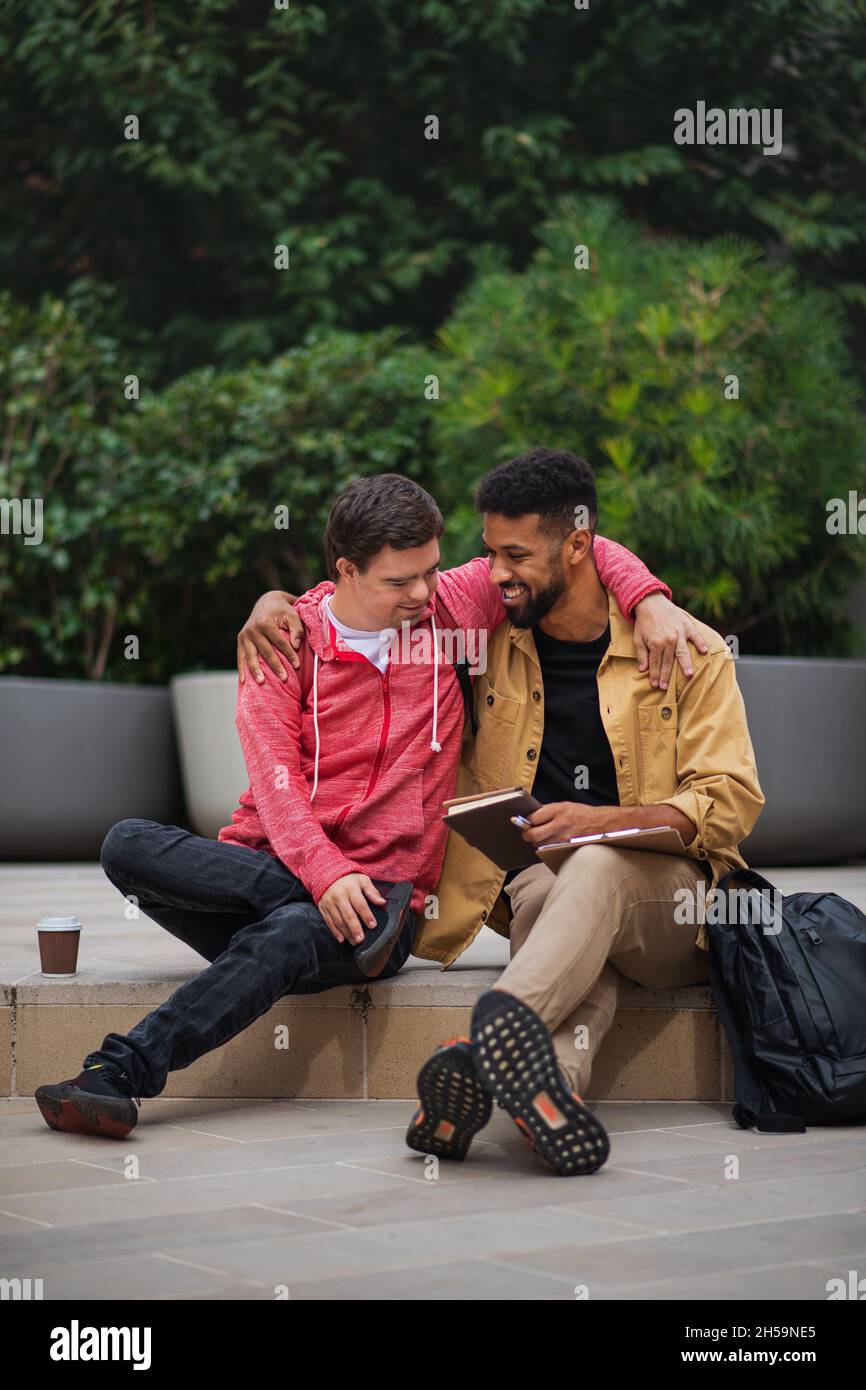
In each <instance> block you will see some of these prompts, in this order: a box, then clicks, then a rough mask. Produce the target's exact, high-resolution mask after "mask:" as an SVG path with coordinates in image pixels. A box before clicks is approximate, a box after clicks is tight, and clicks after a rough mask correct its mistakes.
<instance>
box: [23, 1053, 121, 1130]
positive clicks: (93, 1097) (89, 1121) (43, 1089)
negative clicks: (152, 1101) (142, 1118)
mask: <svg viewBox="0 0 866 1390" xmlns="http://www.w3.org/2000/svg"><path fill="white" fill-rule="evenodd" d="M90 1070H96V1068H88V1069H87V1070H85V1071H82V1072H79V1074H78V1076H76V1077H75V1078H74V1080H72V1081H60V1082H58V1084H57V1085H56V1086H40V1087H39V1089H38V1090H37V1092H36V1104H37V1105H38V1106H39V1109H40V1110H41V1111H42V1118H43V1119H44V1120H45V1123H46V1124H47V1125H50V1127H51V1128H52V1129H62V1130H64V1131H65V1132H66V1133H67V1134H95V1135H100V1136H102V1137H103V1138H105V1139H125V1138H126V1136H127V1134H128V1133H129V1131H130V1130H131V1129H133V1128H134V1126H135V1125H136V1124H137V1123H138V1112H139V1110H140V1108H141V1106H140V1102H139V1101H138V1100H133V1099H132V1097H131V1096H126V1095H123V1094H122V1093H121V1092H120V1091H117V1092H113V1091H111V1090H110V1089H109V1088H108V1085H105V1083H104V1082H103V1080H102V1078H100V1089H98V1090H97V1089H96V1087H95V1085H94V1078H93V1077H91V1076H90V1075H89V1074H88V1072H89V1071H90ZM103 1085H105V1089H102V1086H103Z"/></svg>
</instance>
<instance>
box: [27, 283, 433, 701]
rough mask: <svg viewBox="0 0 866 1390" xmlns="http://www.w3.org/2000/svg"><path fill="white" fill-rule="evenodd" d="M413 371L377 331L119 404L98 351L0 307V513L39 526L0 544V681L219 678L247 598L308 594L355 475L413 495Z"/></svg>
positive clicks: (68, 317)
mask: <svg viewBox="0 0 866 1390" xmlns="http://www.w3.org/2000/svg"><path fill="white" fill-rule="evenodd" d="M428 370H429V363H426V364H425V361H424V360H423V354H422V353H421V351H420V349H418V348H413V347H398V346H397V345H396V335H395V333H394V331H393V330H391V331H382V332H380V333H376V334H368V335H356V334H349V333H341V332H334V333H332V334H329V335H326V336H314V337H313V338H312V339H311V340H310V341H309V342H308V343H307V344H305V345H304V346H303V347H301V348H297V349H294V350H292V351H290V352H288V353H286V354H285V355H283V356H281V357H278V358H276V359H275V360H274V361H273V362H272V363H269V364H268V365H267V366H263V367H251V368H247V369H246V370H244V371H238V372H231V371H223V372H219V371H217V370H216V369H215V368H213V367H204V368H199V369H197V370H196V371H194V372H191V373H189V374H188V375H187V376H185V377H183V378H181V379H180V380H178V381H177V382H175V383H174V384H173V385H172V386H170V387H169V388H167V389H166V391H165V392H164V393H163V394H162V395H150V396H148V397H145V398H143V399H142V401H141V402H140V403H138V402H135V401H128V400H126V399H125V396H124V378H123V376H122V374H121V370H120V367H119V365H118V351H117V347H116V344H114V343H112V342H111V341H109V340H98V341H95V342H94V341H91V340H90V339H89V338H88V336H87V334H86V333H85V332H84V330H83V329H82V327H81V325H80V324H79V323H78V322H77V321H76V320H75V318H74V316H73V315H72V314H71V313H70V312H69V310H67V309H65V308H64V307H63V306H62V305H60V304H59V303H57V302H55V301H49V300H45V301H44V302H43V304H42V305H41V306H40V307H39V309H38V311H36V312H35V313H32V314H31V313H30V312H29V311H27V310H23V309H21V308H20V307H17V306H14V305H13V304H12V303H11V301H10V300H9V299H8V297H7V298H5V299H0V401H2V402H3V409H2V410H0V431H2V436H3V441H4V453H3V459H2V461H0V498H2V497H5V498H9V497H29V498H42V499H43V522H44V539H43V541H42V543H41V544H40V545H32V546H30V545H26V544H25V543H24V539H23V537H22V536H15V535H9V536H4V537H3V538H2V545H0V615H2V616H0V671H3V672H6V673H7V674H9V673H16V674H20V675H55V676H79V677H81V676H90V677H94V678H99V677H101V676H107V677H109V678H111V679H114V680H133V681H147V680H165V679H167V678H168V677H169V676H170V675H172V674H173V673H174V672H176V671H180V670H185V669H190V668H194V667H201V666H211V667H216V668H219V669H224V668H225V667H226V666H231V664H232V660H233V648H234V633H235V632H236V630H237V629H238V627H240V625H241V622H242V621H243V619H244V618H245V617H246V614H247V612H248V611H249V608H250V606H251V605H252V602H253V600H254V599H255V597H256V596H257V595H258V594H259V593H260V592H261V591H262V589H263V588H271V587H275V586H277V587H283V586H284V585H290V586H292V587H294V588H295V589H296V590H302V589H304V588H306V587H307V586H308V585H310V584H311V583H313V582H314V581H315V580H316V579H318V578H320V577H321V575H322V572H323V566H322V558H321V534H322V531H323V529H324V524H325V520H326V517H327V514H328V509H329V507H330V504H331V502H332V501H333V496H334V494H335V493H336V492H338V491H339V490H340V489H341V488H342V487H344V486H345V485H346V484H347V483H348V482H349V481H351V479H353V478H355V477H358V476H360V475H362V474H365V473H380V472H399V473H403V474H406V475H408V476H410V477H421V476H423V477H425V478H427V477H428V476H429V473H430V471H431V467H432V465H431V450H430V444H429V433H430V425H431V421H432V408H431V404H430V402H428V401H427V400H426V398H425V384H424V378H425V373H426V371H428ZM278 509H286V510H285V511H281V510H278ZM286 519H288V528H287V529H286V527H285V521H286ZM129 635H133V636H136V637H137V638H138V639H139V653H138V657H137V659H134V660H130V659H128V658H127V651H126V644H125V639H126V637H127V636H129Z"/></svg>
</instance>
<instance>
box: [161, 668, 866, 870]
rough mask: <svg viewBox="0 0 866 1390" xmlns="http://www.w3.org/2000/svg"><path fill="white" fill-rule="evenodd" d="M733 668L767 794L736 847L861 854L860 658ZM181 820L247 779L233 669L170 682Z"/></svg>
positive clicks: (222, 801) (218, 816)
mask: <svg viewBox="0 0 866 1390" xmlns="http://www.w3.org/2000/svg"><path fill="white" fill-rule="evenodd" d="M737 677H738V680H739V684H740V689H741V690H742V692H743V699H744V700H745V703H746V710H747V713H748V717H749V729H750V731H751V735H752V742H753V744H754V748H755V756H756V758H757V760H758V774H759V776H760V779H761V785H762V787H763V790H764V795H765V796H766V798H767V804H766V805H765V807H764V810H763V811H762V813H761V816H760V818H759V820H758V824H757V826H756V828H755V830H754V832H753V833H752V834H751V835H750V836H749V837H748V839H747V840H746V841H744V843H743V846H742V849H743V853H744V855H745V857H746V858H747V859H748V861H749V862H750V863H752V864H756V865H762V864H826V863H834V862H838V861H840V860H843V859H856V858H859V857H860V856H862V855H866V660H862V661H861V660H856V661H830V660H827V661H825V660H819V659H810V658H799V657H770V656H768V657H760V656H753V657H740V658H739V660H738V661H737ZM171 692H172V702H173V706H174V713H175V721H176V725H177V731H178V741H179V744H180V755H181V766H182V769H183V779H184V788H185V791H186V800H187V806H188V809H189V815H190V822H191V824H192V825H193V827H194V828H195V830H197V831H198V833H199V834H200V835H208V836H215V835H216V834H217V831H218V830H219V828H220V826H222V825H226V824H228V822H229V820H230V819H231V813H232V811H233V810H234V809H235V807H236V806H237V801H238V796H239V795H240V793H241V792H242V791H243V790H244V788H245V787H246V786H247V785H248V783H249V778H248V776H247V772H246V767H245V765H244V760H243V755H242V753H241V749H240V744H239V742H238V737H237V732H236V730H235V726H234V712H235V702H236V698H237V676H236V674H235V673H234V672H214V673H208V674H205V675H190V676H178V677H175V679H174V680H173V681H172V683H171Z"/></svg>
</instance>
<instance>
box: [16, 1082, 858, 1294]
mask: <svg viewBox="0 0 866 1390" xmlns="http://www.w3.org/2000/svg"><path fill="white" fill-rule="evenodd" d="M596 1110H597V1113H598V1114H599V1115H600V1116H601V1117H602V1118H603V1120H604V1122H605V1124H606V1125H607V1127H608V1129H609V1130H610V1131H611V1135H612V1153H611V1158H610V1159H609V1161H608V1163H607V1165H606V1166H605V1167H604V1168H603V1169H601V1171H600V1172H598V1173H596V1174H593V1175H592V1176H590V1177H579V1178H557V1177H553V1176H549V1175H548V1174H547V1173H546V1172H545V1171H544V1170H543V1169H542V1168H540V1167H539V1166H538V1164H537V1160H536V1159H535V1158H534V1157H533V1156H532V1154H530V1153H529V1151H528V1150H527V1149H526V1148H525V1146H524V1144H523V1142H522V1140H521V1139H520V1137H519V1135H518V1134H517V1132H516V1131H515V1130H514V1129H513V1126H512V1125H511V1122H510V1120H509V1119H508V1118H507V1117H506V1116H504V1115H502V1114H501V1113H499V1114H497V1115H496V1117H495V1118H494V1120H493V1121H492V1122H491V1124H490V1126H489V1128H488V1129H487V1130H485V1131H484V1132H483V1134H482V1135H481V1136H479V1139H478V1140H476V1144H475V1146H474V1148H473V1150H472V1151H471V1153H470V1155H469V1158H468V1159H467V1161H466V1162H465V1163H463V1164H451V1165H449V1164H446V1163H444V1162H443V1163H441V1164H440V1165H439V1169H438V1174H437V1173H436V1171H435V1165H433V1166H432V1167H431V1168H430V1169H429V1170H428V1171H429V1176H428V1173H427V1172H425V1160H424V1159H423V1158H422V1157H421V1156H420V1155H416V1154H413V1153H412V1152H411V1151H410V1150H408V1149H406V1148H405V1147H404V1144H403V1134H404V1130H405V1127H406V1123H407V1120H408V1118H409V1113H410V1107H408V1106H407V1105H406V1103H405V1102H396V1101H304V1102H298V1101H192V1100H152V1101H148V1102H145V1106H144V1110H143V1114H142V1119H141V1121H140V1123H139V1126H138V1128H137V1129H136V1130H135V1131H134V1132H133V1135H131V1136H130V1137H129V1138H128V1139H127V1140H125V1141H122V1142H119V1143H116V1142H112V1141H109V1140H89V1139H86V1138H83V1137H76V1136H72V1135H63V1134H56V1133H54V1132H53V1131H49V1130H48V1129H47V1128H46V1126H45V1124H44V1122H43V1120H42V1118H41V1116H40V1115H39V1114H38V1112H37V1111H36V1110H35V1108H34V1103H33V1101H32V1100H25V1099H16V1100H5V1101H0V1133H2V1136H3V1143H2V1146H0V1153H2V1158H0V1251H2V1255H0V1275H2V1276H4V1277H7V1278H12V1277H19V1278H28V1277H29V1278H33V1279H36V1278H41V1279H43V1281H44V1286H43V1288H44V1296H45V1298H46V1299H65V1298H74V1299H105V1298H111V1297H126V1298H140V1299H172V1300H177V1299H232V1300H234V1299H273V1298H274V1297H275V1296H276V1295H275V1290H276V1289H279V1288H280V1286H285V1287H286V1288H287V1290H288V1293H289V1296H290V1297H291V1298H293V1299H380V1298H389V1299H414V1298H423V1299H454V1298H458V1299H496V1298H504V1299H520V1300H523V1299H532V1300H537V1299H568V1300H573V1299H574V1298H575V1296H576V1294H575V1290H576V1289H579V1288H582V1287H585V1288H586V1291H587V1292H588V1295H589V1297H590V1298H592V1299H596V1300H598V1299H602V1300H603V1299H688V1300H701V1299H754V1300H764V1299H806V1300H822V1299H825V1298H826V1284H827V1280H828V1279H830V1278H836V1277H840V1278H842V1279H845V1280H846V1281H847V1279H848V1271H849V1270H851V1269H854V1270H858V1271H859V1274H860V1276H862V1275H863V1274H866V1150H864V1143H863V1131H862V1129H861V1130H858V1129H853V1128H852V1129H840V1130H832V1131H831V1130H810V1131H809V1132H808V1133H807V1134H805V1135H799V1136H769V1135H757V1134H753V1133H751V1132H744V1131H738V1130H736V1129H735V1128H734V1127H733V1126H732V1124H731V1122H730V1119H729V1116H728V1107H727V1106H724V1105H719V1106H709V1105H700V1104H672V1105H662V1104H649V1103H644V1104H640V1103H637V1104H631V1105H627V1104H616V1103H603V1102H602V1103H600V1104H599V1105H598V1106H597V1107H596ZM430 1162H431V1161H430V1160H427V1163H430ZM735 1172H738V1176H731V1174H733V1173H735Z"/></svg>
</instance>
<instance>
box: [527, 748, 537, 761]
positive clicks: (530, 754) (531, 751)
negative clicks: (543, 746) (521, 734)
mask: <svg viewBox="0 0 866 1390" xmlns="http://www.w3.org/2000/svg"><path fill="white" fill-rule="evenodd" d="M526 756H527V758H528V759H529V761H530V762H531V763H533V762H535V749H534V748H530V749H529V750H528V752H527V754H526Z"/></svg>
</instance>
